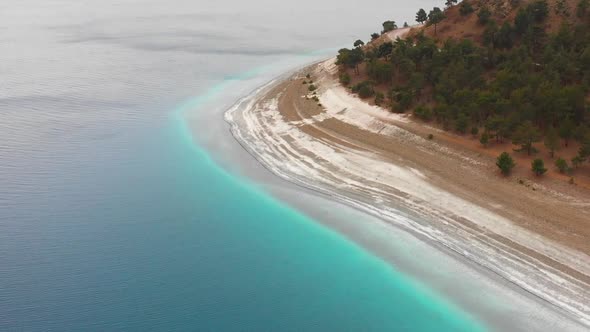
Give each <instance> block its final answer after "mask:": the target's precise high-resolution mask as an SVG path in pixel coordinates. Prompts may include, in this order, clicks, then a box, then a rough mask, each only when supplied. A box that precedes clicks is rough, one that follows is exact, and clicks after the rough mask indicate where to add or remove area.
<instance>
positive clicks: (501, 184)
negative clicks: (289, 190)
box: [226, 60, 590, 323]
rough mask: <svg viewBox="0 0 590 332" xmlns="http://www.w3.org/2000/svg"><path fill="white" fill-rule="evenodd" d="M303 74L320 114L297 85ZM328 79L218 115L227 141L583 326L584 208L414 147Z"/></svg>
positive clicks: (273, 89)
mask: <svg viewBox="0 0 590 332" xmlns="http://www.w3.org/2000/svg"><path fill="white" fill-rule="evenodd" d="M307 73H311V74H312V78H313V79H314V80H315V84H316V85H318V86H319V90H318V92H317V96H318V98H319V101H320V103H321V106H319V105H318V103H317V102H315V101H313V100H312V99H311V98H312V95H311V94H310V93H309V91H308V90H307V85H303V84H302V81H303V80H304V79H305V78H304V75H305V74H307ZM335 74H336V67H335V65H334V61H333V60H330V61H326V62H323V63H321V64H318V65H315V66H313V67H310V68H307V69H305V70H303V71H301V72H299V73H297V74H295V75H294V76H292V77H290V78H289V79H286V80H284V81H278V82H273V83H271V84H269V85H267V86H265V87H263V88H261V89H260V90H259V91H257V93H256V94H255V96H256V97H253V98H249V99H245V100H243V101H242V102H241V103H238V104H237V105H236V106H235V107H234V108H233V110H230V112H228V113H227V115H226V117H227V119H228V120H229V121H230V123H232V124H233V128H232V130H233V132H234V135H235V136H236V137H237V138H238V139H239V140H240V141H242V142H243V143H245V146H246V147H247V148H248V149H249V150H250V152H251V153H252V154H254V155H255V156H256V157H257V159H258V160H259V161H260V162H262V163H263V164H264V165H265V166H266V167H267V168H269V169H270V170H271V171H273V172H274V173H275V174H277V175H279V176H281V177H283V178H286V179H289V180H290V181H292V182H295V183H297V184H300V185H303V186H305V187H307V188H313V189H315V190H318V191H320V192H323V193H327V194H329V195H330V196H332V197H333V198H335V199H338V200H340V201H343V202H346V203H348V204H350V205H352V206H355V207H357V208H359V209H362V210H365V211H367V212H370V213H372V214H374V215H377V216H379V217H380V218H382V219H383V220H385V221H387V222H388V223H390V224H392V225H395V226H397V227H401V228H403V229H406V230H408V231H410V232H413V233H414V234H417V235H419V236H421V237H424V238H427V239H429V240H431V241H433V242H435V243H437V244H440V245H442V246H444V247H445V248H447V249H449V250H452V251H453V252H455V253H458V254H460V255H462V256H464V257H465V258H467V259H469V260H471V261H473V262H476V263H477V264H479V265H481V266H483V267H485V268H488V269H489V270H491V271H493V272H494V273H497V274H498V275H500V276H502V277H503V278H505V279H506V280H509V281H511V282H513V283H515V284H517V285H518V286H520V287H522V288H523V289H525V290H526V291H528V292H530V293H532V294H534V295H536V296H538V297H539V298H541V299H543V300H545V301H548V302H550V303H551V304H553V305H555V306H557V307H559V308H562V309H564V310H566V311H567V312H569V313H571V314H572V315H575V316H576V317H578V318H579V319H581V320H583V321H585V322H586V323H587V322H589V321H590V308H589V306H588V299H590V277H589V276H590V257H589V256H588V253H590V241H588V239H590V236H589V232H590V230H589V228H590V227H588V220H587V216H588V215H590V214H589V209H590V207H589V205H590V204H588V203H589V202H590V199H589V198H588V196H584V195H583V194H576V195H573V194H572V193H571V192H569V193H568V192H560V191H556V190H553V189H549V188H544V187H543V186H541V185H538V184H534V185H533V186H532V188H535V190H532V189H531V186H522V185H519V184H517V183H515V182H514V181H510V180H505V179H502V178H499V177H498V176H496V175H495V174H493V172H492V171H491V170H493V169H494V160H493V159H491V158H488V157H485V156H481V155H477V154H474V153H470V152H469V151H463V150H460V149H456V148H454V147H453V146H449V145H446V144H441V143H439V142H437V141H436V140H428V139H425V138H423V137H424V136H423V135H421V133H420V128H419V126H420V125H419V124H415V123H413V121H412V120H411V119H409V118H408V117H406V116H403V115H398V114H392V113H390V112H388V111H386V110H383V109H381V108H379V107H376V106H371V105H369V104H367V103H365V102H364V101H362V100H359V99H358V98H356V97H355V96H353V95H351V94H350V93H349V92H348V91H347V90H346V89H345V88H343V87H342V86H340V85H339V84H338V82H337V80H336V79H335ZM413 129H415V130H413ZM421 129H422V130H423V129H424V128H423V126H422V128H421ZM407 216H410V218H407Z"/></svg>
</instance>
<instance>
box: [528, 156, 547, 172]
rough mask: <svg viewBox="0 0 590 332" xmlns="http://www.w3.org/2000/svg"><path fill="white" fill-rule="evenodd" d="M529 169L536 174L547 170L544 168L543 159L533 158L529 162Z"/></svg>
mask: <svg viewBox="0 0 590 332" xmlns="http://www.w3.org/2000/svg"><path fill="white" fill-rule="evenodd" d="M531 169H532V170H533V173H535V175H536V176H541V175H543V174H545V172H547V169H546V168H545V162H543V159H535V160H533V162H532V163H531Z"/></svg>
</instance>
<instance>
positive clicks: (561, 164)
mask: <svg viewBox="0 0 590 332" xmlns="http://www.w3.org/2000/svg"><path fill="white" fill-rule="evenodd" d="M555 167H557V169H558V170H559V173H565V172H567V171H568V170H569V168H570V167H569V165H568V164H567V161H565V159H563V158H557V160H556V161H555Z"/></svg>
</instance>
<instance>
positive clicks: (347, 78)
mask: <svg viewBox="0 0 590 332" xmlns="http://www.w3.org/2000/svg"><path fill="white" fill-rule="evenodd" d="M340 83H342V85H345V86H347V85H349V84H350V75H348V73H342V74H340Z"/></svg>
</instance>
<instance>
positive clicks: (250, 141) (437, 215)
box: [225, 77, 589, 323]
mask: <svg viewBox="0 0 590 332" xmlns="http://www.w3.org/2000/svg"><path fill="white" fill-rule="evenodd" d="M283 81H284V77H283V80H281V79H278V80H274V81H272V82H270V83H269V84H267V85H265V86H263V87H261V88H259V89H257V90H256V91H255V92H254V93H253V94H251V95H249V96H248V97H246V98H244V99H242V100H240V101H239V102H238V103H237V104H236V105H235V106H234V107H232V108H231V109H230V110H229V111H228V112H227V113H226V115H225V117H226V120H227V121H228V122H229V123H230V124H231V131H232V134H233V135H234V137H236V139H237V140H238V141H239V142H240V144H241V145H242V146H243V147H244V148H245V149H246V150H247V151H248V152H249V153H251V154H252V155H253V156H254V157H255V158H256V159H257V160H258V161H259V162H260V163H261V164H262V165H264V166H265V167H266V168H267V169H269V170H270V171H271V172H273V173H274V174H276V175H278V176H280V177H282V178H284V179H287V180H288V181H290V182H293V183H295V184H297V185H300V186H303V187H305V188H309V189H312V190H315V191H317V192H320V193H322V194H325V195H328V196H330V197H331V198H332V199H335V200H338V201H340V202H344V203H346V204H348V205H350V206H353V207H355V208H358V209H360V210H363V211H365V212H368V213H371V214H373V215H376V216H378V217H379V218H381V219H383V220H385V221H386V222H388V223H390V224H392V225H395V226H397V227H401V228H403V229H405V230H407V231H410V232H412V233H413V234H419V235H420V237H422V238H426V239H428V240H429V241H432V242H433V243H436V244H437V245H442V246H443V247H444V248H446V249H447V250H450V251H452V252H455V253H456V254H458V255H461V256H463V257H465V258H467V259H469V260H470V261H473V262H476V263H477V264H479V265H480V266H483V267H485V268H487V269H489V270H490V271H493V272H494V273H496V274H498V275H499V276H501V277H502V278H505V279H506V280H509V281H510V282H513V283H514V284H516V285H518V286H519V287H522V289H524V290H526V291H527V292H530V293H531V294H533V295H535V296H538V297H539V298H540V299H543V300H544V301H548V302H549V303H551V304H553V305H555V306H556V307H558V308H562V309H564V310H565V311H566V312H568V313H570V314H572V315H574V316H576V317H578V318H579V319H580V320H582V321H584V322H585V323H587V322H588V321H589V316H588V312H589V309H588V307H587V301H586V300H587V299H588V297H587V296H588V289H587V288H586V287H585V285H584V284H580V283H579V282H577V280H575V279H573V278H571V277H570V276H568V275H567V274H564V273H561V271H559V270H557V269H555V268H552V267H551V266H548V265H545V264H543V263H542V262H540V261H538V260H535V259H534V258H533V257H527V258H526V259H523V257H522V256H520V255H519V254H516V253H513V252H512V251H513V250H512V249H511V248H508V247H507V246H506V245H505V244H503V243H500V242H496V243H494V242H493V241H489V239H486V241H480V240H478V239H477V237H478V236H480V235H481V234H479V235H477V234H474V233H473V230H471V229H469V228H465V227H462V226H461V225H458V224H457V223H455V222H453V220H452V219H453V218H449V216H448V215H447V214H446V213H445V211H441V210H440V209H431V210H428V209H427V208H425V207H424V206H421V203H423V201H424V200H427V199H429V198H430V197H433V196H432V195H436V196H438V197H446V198H445V201H444V202H442V201H441V202H440V203H439V204H442V205H447V206H451V207H453V209H454V211H455V214H467V217H468V219H469V217H471V218H473V215H471V216H470V215H469V211H475V212H476V214H477V215H479V216H482V215H485V216H487V217H488V218H482V219H486V220H490V218H494V219H496V216H493V215H491V214H490V212H489V211H486V210H485V209H481V208H479V207H477V206H473V205H472V204H468V202H461V201H459V202H458V203H457V201H456V199H455V198H453V197H452V195H451V194H449V193H444V192H441V191H440V190H438V189H437V188H435V187H432V186H430V185H429V184H428V180H427V179H426V178H425V176H424V175H423V174H422V173H421V172H420V171H418V170H415V169H408V168H405V167H397V166H395V165H392V164H391V163H385V162H382V161H379V159H378V158H376V156H375V155H374V154H371V153H367V152H363V153H358V151H357V153H355V154H354V158H352V159H346V158H344V159H342V156H341V155H342V154H343V151H344V150H343V148H342V147H334V146H329V145H326V143H325V142H322V141H321V140H317V139H316V140H314V139H312V138H310V137H307V135H305V134H303V133H301V132H297V133H294V132H293V128H296V126H297V124H288V123H286V122H284V121H280V118H278V116H279V114H278V110H277V109H276V108H277V107H278V104H277V103H278V101H277V99H276V96H274V97H273V96H269V95H268V94H269V93H270V92H272V91H273V89H274V88H275V87H277V86H278V85H280V84H281V82H283ZM335 94H336V95H337V96H341V92H340V93H337V91H336V92H335V90H334V89H327V90H326V91H323V92H322V93H321V96H320V99H321V101H322V103H323V104H324V105H326V108H327V109H328V113H329V112H330V108H332V109H333V110H335V112H334V113H335V114H337V113H341V109H339V108H338V105H335V104H337V101H335V99H337V98H336V97H335V96H334V95H335ZM352 98H354V97H352ZM351 102H354V101H351ZM359 102H360V101H359ZM265 112H266V119H267V120H268V119H272V121H270V122H272V128H271V127H269V126H270V124H269V123H270V122H269V121H266V122H261V117H260V116H258V115H260V113H265ZM365 120H366V119H365ZM351 121H352V120H351ZM355 121H358V119H356V120H355ZM361 122H362V121H361ZM357 124H358V123H357ZM365 125H366V123H365ZM390 129H391V130H394V131H395V130H399V128H390ZM379 130H383V128H380V129H379ZM287 132H288V133H289V134H288V135H286V134H285V133H287ZM287 136H288V140H289V141H290V144H294V143H293V142H298V144H302V146H305V148H306V149H307V152H309V151H312V150H313V151H315V152H316V156H317V155H321V156H322V157H323V158H322V159H323V160H321V161H320V162H318V160H317V159H316V158H314V156H313V155H309V154H306V153H301V151H296V150H294V149H289V148H288V147H286V146H287V145H288V144H286V143H285V138H286V137H287ZM346 153H348V152H346ZM286 157H289V158H286ZM330 158H331V159H330ZM351 161H353V162H355V163H357V166H360V167H361V168H362V166H363V165H367V164H370V165H372V166H374V165H375V164H378V165H379V166H380V167H383V168H384V169H386V170H387V172H390V173H395V174H396V176H395V178H394V179H390V180H393V181H394V183H396V186H397V187H398V188H397V189H400V187H401V189H402V190H400V192H401V193H403V194H407V193H408V192H410V193H411V194H413V195H414V198H415V197H416V196H417V198H418V200H415V201H412V199H409V200H408V199H406V197H403V196H404V195H401V196H398V197H392V196H391V193H392V191H391V190H389V189H391V188H387V187H379V186H378V185H374V184H375V183H374V182H376V181H377V180H378V181H383V182H386V183H387V182H388V181H387V179H383V178H381V179H373V183H370V184H372V185H373V186H371V185H370V184H368V182H363V181H358V179H356V180H355V176H358V174H356V173H355V172H353V171H354V170H353V171H351V170H350V169H349V170H348V174H337V173H335V172H334V170H330V172H331V173H332V174H328V172H327V171H326V170H327V169H326V168H324V169H322V167H318V165H319V164H327V165H332V164H339V163H340V164H341V165H342V164H345V163H348V164H346V165H350V164H351ZM393 169H394V170H395V172H391V170H393ZM351 172H352V175H353V176H350V175H351ZM326 178H329V180H328V181H327V180H326ZM330 180H331V181H330ZM334 180H337V181H343V182H344V183H346V185H345V186H341V185H335V182H334ZM418 187H419V188H421V189H420V190H416V188H418ZM351 188H353V189H354V190H351ZM412 188H413V189H412ZM403 189H405V191H404V190H403ZM410 189H412V190H410ZM449 196H450V197H449ZM402 200H404V202H405V203H406V204H398V203H399V201H402ZM416 209H417V210H418V211H420V213H418V214H419V215H423V216H426V217H427V218H426V219H428V217H430V219H431V220H442V221H443V223H444V225H445V226H449V225H451V226H452V227H445V229H444V230H443V229H441V228H440V227H436V226H434V225H433V224H432V222H428V221H426V220H414V219H411V218H409V217H408V214H407V213H405V212H402V211H408V212H409V213H410V214H413V213H414V212H415V210H416ZM490 216H491V217H490ZM462 217H465V216H462ZM484 221H485V220H484ZM504 223H505V225H504V226H506V229H504V231H506V232H507V233H508V235H515V236H517V237H518V239H516V240H519V243H520V242H523V240H524V241H525V243H526V241H527V239H530V238H532V239H534V238H535V236H534V234H528V233H527V232H523V230H520V229H515V228H511V226H512V225H511V224H510V223H509V222H508V223H506V222H504ZM485 226H487V227H496V228H497V225H491V224H488V225H484V227H485ZM449 230H452V231H449ZM479 231H481V229H479ZM535 242H536V243H538V242H539V241H535ZM536 249H543V250H546V251H548V253H549V254H551V255H552V256H554V255H555V256H560V255H561V256H566V257H563V258H564V259H566V258H572V257H576V256H577V255H576V254H577V253H573V254H572V252H571V251H569V250H567V251H565V250H566V249H564V248H561V247H560V246H553V245H549V246H546V248H536ZM564 253H565V254H567V255H563V254H564ZM567 263H568V264H572V265H574V266H578V267H579V268H581V269H584V270H585V271H584V272H587V271H588V270H586V269H587V268H588V266H587V264H586V263H588V261H587V260H585V257H584V255H583V254H581V255H579V256H577V258H575V259H574V261H573V262H572V261H568V262H567Z"/></svg>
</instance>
